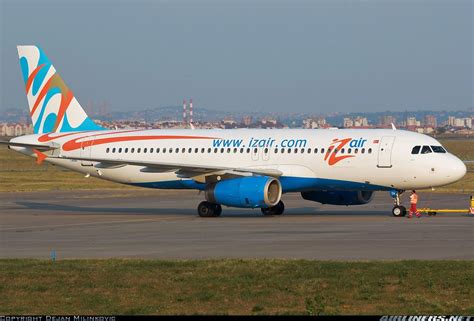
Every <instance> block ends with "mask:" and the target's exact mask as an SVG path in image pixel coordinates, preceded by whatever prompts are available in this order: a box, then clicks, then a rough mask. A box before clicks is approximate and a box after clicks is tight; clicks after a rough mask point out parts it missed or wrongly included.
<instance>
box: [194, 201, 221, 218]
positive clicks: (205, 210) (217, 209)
mask: <svg viewBox="0 0 474 321" xmlns="http://www.w3.org/2000/svg"><path fill="white" fill-rule="evenodd" d="M197 210H198V214H199V216H201V217H218V216H220V215H221V214H222V206H220V205H219V204H214V203H210V202H206V201H204V202H201V203H199V205H198V208H197Z"/></svg>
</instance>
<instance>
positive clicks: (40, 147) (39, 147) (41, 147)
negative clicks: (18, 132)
mask: <svg viewBox="0 0 474 321" xmlns="http://www.w3.org/2000/svg"><path fill="white" fill-rule="evenodd" d="M0 144H1V145H8V146H16V147H26V148H35V149H37V150H41V151H47V150H53V149H58V148H59V146H52V145H43V144H28V143H14V142H7V141H0Z"/></svg>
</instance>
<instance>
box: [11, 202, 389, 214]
mask: <svg viewBox="0 0 474 321" xmlns="http://www.w3.org/2000/svg"><path fill="white" fill-rule="evenodd" d="M15 203H16V204H17V205H20V206H23V207H25V208H27V209H31V210H35V211H46V212H51V213H58V212H63V214H66V212H69V213H71V212H73V213H81V214H82V215H97V214H106V215H117V214H135V215H183V216H197V214H196V209H195V208H179V207H173V208H163V207H160V208H138V207H127V208H124V207H87V206H73V205H63V204H51V203H41V202H28V201H18V202H15ZM284 216H391V214H390V211H389V210H387V211H376V210H368V209H356V210H353V211H351V210H344V211H341V210H327V209H321V208H314V207H297V208H288V209H287V210H286V211H285V214H284ZM222 217H265V216H263V215H262V214H261V212H260V210H259V209H237V208H226V207H224V208H223V214H222ZM268 217H277V216H268Z"/></svg>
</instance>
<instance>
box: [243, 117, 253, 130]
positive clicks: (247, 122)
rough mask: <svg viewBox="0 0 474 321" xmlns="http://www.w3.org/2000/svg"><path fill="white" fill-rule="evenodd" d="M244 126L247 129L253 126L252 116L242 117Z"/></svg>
mask: <svg viewBox="0 0 474 321" xmlns="http://www.w3.org/2000/svg"><path fill="white" fill-rule="evenodd" d="M242 124H243V125H244V126H245V127H249V126H250V125H252V116H244V117H242Z"/></svg>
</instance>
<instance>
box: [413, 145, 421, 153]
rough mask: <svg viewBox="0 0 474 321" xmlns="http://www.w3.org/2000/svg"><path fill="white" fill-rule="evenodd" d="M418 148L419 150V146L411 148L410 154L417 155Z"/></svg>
mask: <svg viewBox="0 0 474 321" xmlns="http://www.w3.org/2000/svg"><path fill="white" fill-rule="evenodd" d="M420 148H421V146H415V147H413V149H412V150H411V153H412V154H418V153H419V152H420Z"/></svg>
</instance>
